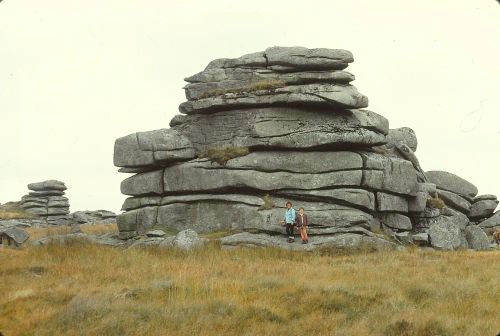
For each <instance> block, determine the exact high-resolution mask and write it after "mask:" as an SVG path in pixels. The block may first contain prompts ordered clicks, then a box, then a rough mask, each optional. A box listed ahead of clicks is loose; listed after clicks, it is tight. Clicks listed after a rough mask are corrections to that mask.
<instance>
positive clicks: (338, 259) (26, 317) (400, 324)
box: [0, 243, 500, 336]
mask: <svg viewBox="0 0 500 336" xmlns="http://www.w3.org/2000/svg"><path fill="white" fill-rule="evenodd" d="M499 262H500V254H499V253H498V252H473V253H471V252H452V253H443V252H421V251H418V250H410V251H406V252H379V253H369V254H359V253H358V254H353V255H335V254H334V253H332V254H329V253H312V254H307V253H291V252H285V251H279V250H274V249H237V250H231V251H226V250H222V249H220V248H219V246H217V245H216V244H215V243H214V244H211V245H209V246H207V247H204V248H202V249H200V250H197V251H193V252H191V253H183V252H180V251H175V250H158V249H136V250H122V249H116V248H115V249H113V248H109V247H104V246H96V245H90V244H82V243H72V244H70V245H67V246H64V245H49V246H45V247H27V248H24V249H21V250H10V249H1V250H0V265H1V267H0V279H1V281H0V293H2V300H1V301H0V331H1V332H3V333H4V335H8V336H12V335H221V334H226V335H389V336H390V335H398V336H399V335H419V336H424V335H425V336H429V335H478V336H483V335H496V334H497V333H498V332H499V331H500V324H499V322H498V311H499V309H500V306H499V302H500V288H499V281H498V280H499V278H500V267H499Z"/></svg>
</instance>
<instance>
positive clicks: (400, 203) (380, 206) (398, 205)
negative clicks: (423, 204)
mask: <svg viewBox="0 0 500 336" xmlns="http://www.w3.org/2000/svg"><path fill="white" fill-rule="evenodd" d="M376 195H377V210H378V211H380V212H403V213H405V212H408V200H407V199H406V198H404V197H401V196H397V195H393V194H388V193H384V192H377V193H376ZM408 221H409V220H408Z"/></svg>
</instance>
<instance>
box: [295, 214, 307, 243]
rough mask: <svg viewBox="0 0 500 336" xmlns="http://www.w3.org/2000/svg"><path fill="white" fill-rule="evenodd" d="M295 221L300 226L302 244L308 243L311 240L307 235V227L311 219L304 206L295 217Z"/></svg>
mask: <svg viewBox="0 0 500 336" xmlns="http://www.w3.org/2000/svg"><path fill="white" fill-rule="evenodd" d="M295 223H296V224H297V227H298V228H299V232H300V238H301V239H302V244H307V243H308V242H309V238H308V237H307V228H308V226H309V220H308V218H307V215H306V214H305V213H304V208H300V209H299V215H298V216H297V218H296V219H295Z"/></svg>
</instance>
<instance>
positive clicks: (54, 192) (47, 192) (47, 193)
mask: <svg viewBox="0 0 500 336" xmlns="http://www.w3.org/2000/svg"><path fill="white" fill-rule="evenodd" d="M28 195H29V196H33V197H43V196H62V195H64V191H62V190H44V191H31V192H30V193H29V194H28Z"/></svg>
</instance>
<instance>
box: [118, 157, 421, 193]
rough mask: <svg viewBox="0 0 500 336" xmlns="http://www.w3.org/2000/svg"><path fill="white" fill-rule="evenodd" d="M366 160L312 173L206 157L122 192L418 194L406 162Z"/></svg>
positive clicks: (141, 179) (140, 177) (127, 183)
mask: <svg viewBox="0 0 500 336" xmlns="http://www.w3.org/2000/svg"><path fill="white" fill-rule="evenodd" d="M374 155H378V154H374ZM372 159H373V157H372ZM397 160H399V161H397ZM366 162H367V165H368V166H369V167H370V168H369V169H367V170H341V171H332V172H324V173H314V174H311V173H290V172H283V171H276V172H263V171H258V170H250V169H244V168H243V169H237V168H229V167H228V166H226V167H223V166H219V165H214V164H211V163H210V162H208V161H207V160H193V161H189V162H186V163H182V164H176V165H173V166H170V167H167V168H165V169H163V170H158V171H153V172H147V173H141V174H137V175H134V176H131V177H129V178H127V179H126V180H124V181H123V182H122V184H121V192H122V193H123V194H125V195H131V196H141V195H154V194H156V195H162V194H165V195H167V194H172V193H191V192H195V193H196V192H199V191H204V192H213V191H222V190H228V189H247V190H257V191H259V190H262V191H272V190H283V189H296V188H300V189H304V190H312V189H322V188H331V187H333V188H340V187H359V186H361V187H364V188H368V189H373V190H381V191H390V192H394V193H400V194H408V195H414V194H415V190H416V183H417V182H416V175H415V174H414V170H413V169H412V168H411V166H410V165H409V163H408V162H407V161H404V160H400V159H394V158H388V157H383V156H381V158H380V162H379V161H377V160H376V159H373V160H367V161H366ZM370 162H371V163H370ZM372 163H373V164H372ZM375 163H376V164H375ZM377 169H382V170H377ZM162 175H163V179H162Z"/></svg>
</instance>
